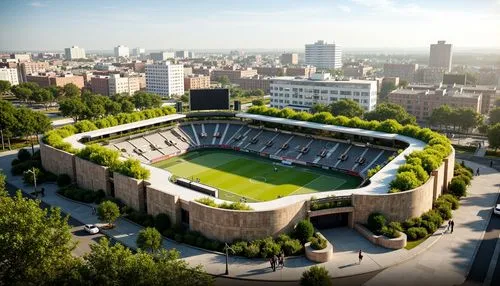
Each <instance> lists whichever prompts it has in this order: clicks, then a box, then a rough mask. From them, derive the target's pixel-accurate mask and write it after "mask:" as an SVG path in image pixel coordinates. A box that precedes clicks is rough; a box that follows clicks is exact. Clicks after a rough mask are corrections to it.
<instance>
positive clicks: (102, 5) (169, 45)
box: [0, 0, 500, 51]
mask: <svg viewBox="0 0 500 286" xmlns="http://www.w3.org/2000/svg"><path fill="white" fill-rule="evenodd" d="M320 39H321V40H325V41H327V42H335V43H337V44H339V45H340V46H342V47H344V48H347V49H349V48H367V49H368V48H379V49H385V48H387V49H407V48H409V49H411V48H428V46H429V44H430V43H434V42H436V41H438V40H446V41H447V42H449V43H452V44H453V45H454V47H456V48H457V47H458V48H495V49H496V48H500V0H415V1H411V0H408V1H404V0H344V1H335V0H314V1H312V0H311V1H304V0H267V1H264V0H251V1H240V0H187V1H186V0H177V1H174V0H164V1H160V0H158V1H153V0H133V1H129V0H78V1H75V0H36V1H29V0H0V51H12V50H63V49H64V48H65V47H69V46H72V45H78V46H80V47H83V48H85V49H86V50H111V49H113V47H114V46H117V45H119V44H122V45H126V46H129V47H130V48H134V47H144V48H146V49H149V50H158V49H164V50H167V49H192V50H203V49H224V50H227V49H268V50H283V51H286V50H298V51H300V50H303V49H304V44H306V43H313V42H315V41H316V40H320Z"/></svg>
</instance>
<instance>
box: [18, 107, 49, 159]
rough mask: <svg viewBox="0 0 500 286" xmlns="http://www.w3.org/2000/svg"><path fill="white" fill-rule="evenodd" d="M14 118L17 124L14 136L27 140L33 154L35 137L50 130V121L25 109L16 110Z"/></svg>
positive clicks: (36, 138) (40, 114)
mask: <svg viewBox="0 0 500 286" xmlns="http://www.w3.org/2000/svg"><path fill="white" fill-rule="evenodd" d="M15 118H16V122H17V124H16V129H15V130H14V134H15V135H17V136H19V137H25V138H27V139H28V140H29V141H30V142H31V149H32V152H33V153H34V150H33V145H34V144H35V143H37V142H38V136H37V135H38V134H41V133H45V132H46V131H48V130H49V129H50V128H51V121H50V119H49V118H48V117H47V116H46V115H45V114H43V113H40V112H36V111H33V110H31V109H29V108H25V107H21V108H18V109H17V111H16V113H15Z"/></svg>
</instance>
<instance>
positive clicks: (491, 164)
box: [490, 160, 493, 168]
mask: <svg viewBox="0 0 500 286" xmlns="http://www.w3.org/2000/svg"><path fill="white" fill-rule="evenodd" d="M492 167H493V160H490V168H492Z"/></svg>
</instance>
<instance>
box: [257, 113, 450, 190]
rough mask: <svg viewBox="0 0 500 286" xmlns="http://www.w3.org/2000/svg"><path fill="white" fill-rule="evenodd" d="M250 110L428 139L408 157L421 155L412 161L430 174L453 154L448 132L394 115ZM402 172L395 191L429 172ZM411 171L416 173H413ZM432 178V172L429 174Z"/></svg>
mask: <svg viewBox="0 0 500 286" xmlns="http://www.w3.org/2000/svg"><path fill="white" fill-rule="evenodd" d="M248 113H253V114H261V115H267V116H273V117H281V118H287V119H294V120H301V121H311V122H317V123H323V124H330V125H339V126H345V127H353V128H361V129H368V130H376V131H381V132H388V133H397V134H401V135H405V136H409V137H413V138H416V139H419V140H422V141H424V142H426V143H427V146H426V147H425V149H424V150H422V151H414V152H412V153H411V154H409V155H408V156H407V160H408V159H410V158H418V159H420V161H418V160H414V161H413V162H412V163H411V165H419V166H421V167H422V169H423V170H425V172H427V175H429V174H430V173H431V172H432V171H433V170H435V169H436V168H438V167H439V166H440V165H441V163H442V161H443V158H445V157H447V156H448V155H449V154H451V151H452V147H451V143H450V141H449V140H448V138H446V137H445V136H443V135H441V134H439V133H437V132H433V131H432V130H430V129H429V128H420V127H418V126H415V125H405V126H402V125H401V124H399V123H398V122H397V121H395V120H393V119H387V120H384V121H382V122H378V121H375V120H372V121H366V120H362V119H360V118H358V117H353V118H347V117H345V116H333V115H332V114H331V113H329V112H318V113H315V114H308V113H306V112H296V111H294V110H292V109H288V108H285V109H277V108H269V107H266V106H253V107H250V108H249V109H248ZM375 173H376V172H375V171H371V172H370V173H369V174H368V176H369V177H370V174H371V175H373V174H375ZM398 173H403V175H401V176H399V178H398V176H396V178H395V180H394V181H395V182H394V183H391V192H396V190H399V191H406V190H409V189H412V188H415V187H418V186H420V185H422V184H423V183H425V181H426V180H424V178H426V176H425V175H424V174H423V173H422V172H421V170H420V169H419V168H416V167H414V166H412V167H411V168H410V166H407V167H405V168H403V169H402V170H399V171H398ZM409 173H411V174H413V175H410V174H409ZM427 178H428V176H427ZM405 180H410V182H409V183H404V181H405Z"/></svg>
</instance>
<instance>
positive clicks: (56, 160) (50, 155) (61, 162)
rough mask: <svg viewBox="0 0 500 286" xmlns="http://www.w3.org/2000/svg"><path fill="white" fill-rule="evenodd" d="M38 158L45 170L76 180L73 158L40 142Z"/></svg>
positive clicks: (71, 155) (69, 154)
mask: <svg viewBox="0 0 500 286" xmlns="http://www.w3.org/2000/svg"><path fill="white" fill-rule="evenodd" d="M40 156H41V159H42V166H43V168H44V169H45V170H47V171H49V172H51V173H54V174H56V175H62V174H66V175H68V176H70V177H71V179H72V180H73V181H75V180H76V174H75V156H74V155H73V154H71V153H68V152H64V151H62V150H59V149H56V148H54V147H52V146H49V145H46V144H45V143H43V142H41V141H40Z"/></svg>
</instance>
